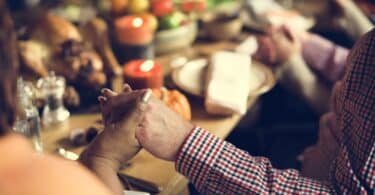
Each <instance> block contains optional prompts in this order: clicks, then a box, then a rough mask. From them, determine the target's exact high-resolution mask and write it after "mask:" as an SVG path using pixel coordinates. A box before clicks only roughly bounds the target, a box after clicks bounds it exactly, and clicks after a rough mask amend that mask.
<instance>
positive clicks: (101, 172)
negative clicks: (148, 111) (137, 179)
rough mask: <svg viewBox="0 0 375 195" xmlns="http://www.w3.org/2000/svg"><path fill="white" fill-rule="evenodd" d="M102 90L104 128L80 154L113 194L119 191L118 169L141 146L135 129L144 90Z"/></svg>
mask: <svg viewBox="0 0 375 195" xmlns="http://www.w3.org/2000/svg"><path fill="white" fill-rule="evenodd" d="M102 93H103V96H100V97H99V101H100V105H101V108H102V115H103V121H104V125H105V129H104V131H103V132H102V133H101V134H99V135H98V137H97V138H96V139H95V140H94V141H93V143H92V144H90V146H89V147H88V148H87V149H86V150H85V151H84V152H83V153H82V155H81V156H80V161H81V162H82V163H83V164H84V165H85V166H86V167H88V168H89V169H91V170H92V171H93V172H94V173H95V174H97V175H98V177H99V178H100V179H101V180H102V181H103V182H104V183H105V184H106V185H107V186H108V187H109V188H110V189H111V190H112V191H113V192H115V194H122V193H123V192H122V191H123V187H122V184H121V182H120V181H119V179H118V178H117V171H118V170H119V169H120V167H121V164H124V163H125V162H126V161H128V160H130V159H131V158H132V157H134V156H135V155H136V154H137V152H138V151H139V150H140V149H141V146H140V144H139V142H138V141H137V139H136V138H135V131H136V129H137V128H138V125H139V124H140V122H141V119H142V118H143V108H144V104H143V103H142V102H141V97H142V96H143V95H144V94H145V90H141V91H131V89H130V87H129V86H125V87H124V91H123V93H120V94H117V93H115V92H113V91H111V90H109V89H104V90H103V91H102Z"/></svg>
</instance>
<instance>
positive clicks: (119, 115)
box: [102, 90, 146, 122]
mask: <svg viewBox="0 0 375 195" xmlns="http://www.w3.org/2000/svg"><path fill="white" fill-rule="evenodd" d="M145 92H146V90H137V91H132V92H129V93H121V94H119V95H118V96H115V97H112V98H111V101H110V103H108V104H106V107H105V109H103V110H102V112H103V114H105V113H107V112H110V113H111V117H112V118H111V121H109V122H118V121H120V120H122V119H123V118H124V117H125V115H127V114H128V113H129V110H132V109H133V108H134V107H135V105H136V104H137V102H138V101H140V100H141V98H142V96H143V94H145Z"/></svg>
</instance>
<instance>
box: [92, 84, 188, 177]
mask: <svg viewBox="0 0 375 195" xmlns="http://www.w3.org/2000/svg"><path fill="white" fill-rule="evenodd" d="M146 92H147V90H134V91H133V90H132V89H131V88H130V87H129V86H128V85H125V86H124V90H123V92H122V93H119V94H118V93H115V92H113V91H111V90H109V89H104V90H102V96H100V97H99V101H100V106H101V109H102V117H103V122H104V125H105V130H104V131H103V132H102V133H101V134H100V135H99V136H98V137H97V138H96V139H95V140H94V142H93V143H92V144H91V145H90V146H89V148H88V149H87V150H86V153H87V154H86V155H88V156H91V157H92V158H100V159H105V160H106V161H107V162H108V165H110V166H112V167H113V168H114V169H116V170H117V169H119V168H120V165H121V164H123V163H125V162H126V161H128V160H130V159H131V158H132V157H133V156H135V154H137V152H138V151H139V150H140V149H141V148H142V147H143V148H144V149H146V150H147V151H149V152H150V153H151V154H153V155H155V156H156V157H158V158H161V159H164V160H169V161H174V160H175V159H176V156H177V153H178V151H179V149H180V147H181V145H182V144H183V142H184V140H185V139H186V137H187V136H188V134H189V132H190V131H191V130H192V129H193V127H194V126H193V124H191V123H190V122H188V121H186V120H185V119H183V118H182V117H180V116H179V115H178V114H177V113H175V112H174V111H172V110H171V109H169V108H168V107H167V106H166V105H165V104H164V103H163V102H161V101H160V100H159V99H157V98H155V97H154V96H152V95H151V96H150V98H148V100H147V102H144V101H142V98H143V96H144V95H145V94H146Z"/></svg>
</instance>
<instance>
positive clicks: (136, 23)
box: [132, 17, 143, 28]
mask: <svg viewBox="0 0 375 195" xmlns="http://www.w3.org/2000/svg"><path fill="white" fill-rule="evenodd" d="M132 24H133V26H134V27H135V28H139V27H141V26H142V25H143V20H142V18H139V17H137V18H134V20H133V22H132Z"/></svg>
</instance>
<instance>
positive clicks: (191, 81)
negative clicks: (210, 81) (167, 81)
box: [172, 58, 208, 96]
mask: <svg viewBox="0 0 375 195" xmlns="http://www.w3.org/2000/svg"><path fill="white" fill-rule="evenodd" d="M207 65H208V60H207V59H205V58H201V59H196V60H192V61H190V62H188V63H186V64H185V65H183V66H182V67H180V68H178V69H176V70H174V71H173V73H172V80H173V82H175V83H176V85H177V86H178V87H179V88H180V89H182V90H184V91H185V92H188V93H190V94H193V95H196V96H203V95H204V82H205V77H206V67H207Z"/></svg>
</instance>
